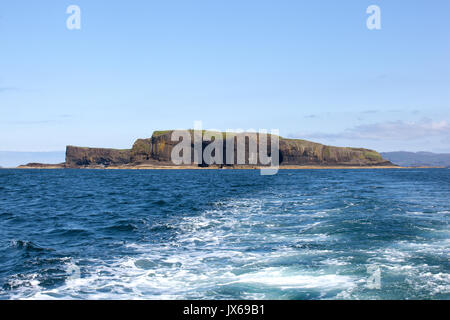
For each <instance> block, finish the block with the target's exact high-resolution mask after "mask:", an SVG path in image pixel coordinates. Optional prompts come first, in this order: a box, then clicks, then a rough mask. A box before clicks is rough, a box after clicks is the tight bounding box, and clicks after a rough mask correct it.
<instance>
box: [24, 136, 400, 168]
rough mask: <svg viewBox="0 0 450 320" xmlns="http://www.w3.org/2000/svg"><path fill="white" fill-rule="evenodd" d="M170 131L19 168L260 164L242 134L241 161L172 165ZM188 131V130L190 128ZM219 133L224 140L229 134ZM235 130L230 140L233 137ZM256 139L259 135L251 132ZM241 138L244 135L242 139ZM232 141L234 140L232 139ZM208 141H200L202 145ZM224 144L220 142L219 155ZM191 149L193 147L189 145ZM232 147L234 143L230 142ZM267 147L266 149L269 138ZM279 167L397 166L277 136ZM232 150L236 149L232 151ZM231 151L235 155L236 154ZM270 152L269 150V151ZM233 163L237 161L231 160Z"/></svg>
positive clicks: (359, 152) (365, 152)
mask: <svg viewBox="0 0 450 320" xmlns="http://www.w3.org/2000/svg"><path fill="white" fill-rule="evenodd" d="M173 131H174V130H167V131H155V132H154V133H153V134H152V136H151V138H146V139H138V140H136V142H135V143H134V144H133V146H132V148H131V149H108V148H88V147H77V146H67V147H66V159H65V160H66V161H65V162H64V163H60V164H40V163H29V164H26V165H22V166H19V167H18V168H21V169H64V168H68V169H218V168H221V169H258V168H261V167H262V166H261V165H260V164H250V161H249V155H248V149H249V144H250V143H251V142H250V140H249V139H251V137H250V138H249V137H246V139H247V140H245V148H246V150H247V154H246V159H245V161H246V163H245V164H240V165H236V164H227V163H226V160H225V159H224V161H223V164H218V165H216V164H214V165H206V164H204V163H202V164H197V163H194V162H192V163H191V164H189V165H186V164H183V165H174V164H173V162H172V161H171V154H172V150H173V148H174V147H175V145H176V144H177V143H179V142H178V141H172V133H173ZM191 133H192V130H191ZM221 134H223V137H224V141H225V140H226V139H229V137H230V136H226V134H225V133H221ZM240 134H244V133H236V134H234V135H233V136H232V137H231V139H237V138H238V137H239V135H240ZM255 136H256V139H257V140H258V141H259V134H255ZM244 139H245V138H244ZM235 141H236V140H235ZM209 143H211V142H208V141H203V143H202V148H203V149H204V148H206V147H207V146H208V145H209ZM226 146H227V144H226V143H225V142H224V143H223V155H225V154H226V152H227V150H226ZM192 148H194V146H192ZM234 148H236V144H234ZM268 148H269V149H270V139H269V144H268ZM278 149H279V163H280V169H302V168H304V169H309V168H311V169H312V168H397V167H398V166H396V165H394V164H392V163H391V162H390V161H388V160H385V159H384V158H383V157H382V156H381V155H380V154H379V153H378V152H376V151H374V150H369V149H364V148H349V147H333V146H327V145H323V144H320V143H315V142H311V141H307V140H300V139H286V138H282V137H279V148H278ZM235 151H236V150H235ZM236 153H237V152H235V157H236ZM269 154H270V150H269ZM233 163H237V162H233Z"/></svg>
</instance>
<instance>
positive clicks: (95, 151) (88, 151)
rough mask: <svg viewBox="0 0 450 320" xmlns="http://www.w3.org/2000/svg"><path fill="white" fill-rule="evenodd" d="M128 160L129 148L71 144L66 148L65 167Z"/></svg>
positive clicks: (106, 163)
mask: <svg viewBox="0 0 450 320" xmlns="http://www.w3.org/2000/svg"><path fill="white" fill-rule="evenodd" d="M130 161H131V152H130V150H117V149H102V148H81V147H73V146H68V147H67V148H66V168H79V167H89V166H111V165H124V164H128V163H130Z"/></svg>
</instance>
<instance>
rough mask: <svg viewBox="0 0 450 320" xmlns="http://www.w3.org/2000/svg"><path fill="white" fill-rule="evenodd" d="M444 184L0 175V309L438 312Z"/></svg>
mask: <svg viewBox="0 0 450 320" xmlns="http://www.w3.org/2000/svg"><path fill="white" fill-rule="evenodd" d="M449 217H450V170H448V169H373V170H372V169H367V170H350V169H342V170H281V171H280V172H279V173H278V174H277V175H274V176H261V175H260V172H259V171H257V170H69V169H68V170H14V169H4V170H0V299H3V300H7V299H64V300H66V299H139V300H144V299H169V300H172V299H199V300H202V299H248V300H253V299H263V300H265V299H275V300H277V299H282V300H315V299H326V300H335V299H338V300H341V299H344V300H347V299H445V300H448V299H450V259H449V258H450V228H449Z"/></svg>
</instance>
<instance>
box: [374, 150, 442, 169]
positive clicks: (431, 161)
mask: <svg viewBox="0 0 450 320" xmlns="http://www.w3.org/2000/svg"><path fill="white" fill-rule="evenodd" d="M381 156H382V157H383V158H384V159H386V160H389V161H391V162H392V163H394V164H397V165H399V166H403V167H421V166H432V167H450V153H432V152H406V151H396V152H382V153H381Z"/></svg>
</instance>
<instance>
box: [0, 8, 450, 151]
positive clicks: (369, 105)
mask: <svg viewBox="0 0 450 320" xmlns="http://www.w3.org/2000/svg"><path fill="white" fill-rule="evenodd" d="M72 4H75V5H78V6H79V7H80V8H81V30H68V29H67V28H66V20H67V18H68V17H69V15H68V14H67V13H66V9H67V7H68V6H69V5H72ZM372 4H375V5H378V6H379V7H380V8H381V27H382V29H381V30H368V29H367V27H366V19H367V18H368V16H369V15H368V14H367V13H366V9H367V7H368V6H369V5H372ZM195 120H201V121H203V124H204V128H205V129H220V130H225V129H238V128H241V129H251V128H253V129H260V128H263V129H279V130H280V132H281V135H282V136H285V137H295V138H304V139H309V140H313V141H318V142H322V143H326V144H330V145H338V146H355V147H367V148H373V149H376V150H378V151H394V150H407V151H419V150H424V151H434V152H450V1H448V0H433V1H425V0H414V1H412V0H411V1H404V0H395V1H392V0H389V1H381V0H370V1H365V0H343V1H336V0H315V1H312V0H311V1H302V0H292V1H289V0H271V1H266V0H257V1H255V0H178V1H173V0H159V1H152V0H150V1H149V0H145V1H137V0H129V1H122V0H121V1H119V0H116V1H110V0H108V1H106V0H89V1H87V0H86V1H85V0H71V1H64V0H41V1H24V0H2V1H1V2H0V150H3V151H58V150H64V149H65V146H66V145H68V144H71V145H81V146H96V147H114V148H128V147H130V146H131V145H132V143H133V141H134V140H135V139H136V138H142V137H149V136H150V135H151V133H152V132H153V131H154V130H163V129H172V128H176V129H179V128H191V127H193V122H194V121H195Z"/></svg>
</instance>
